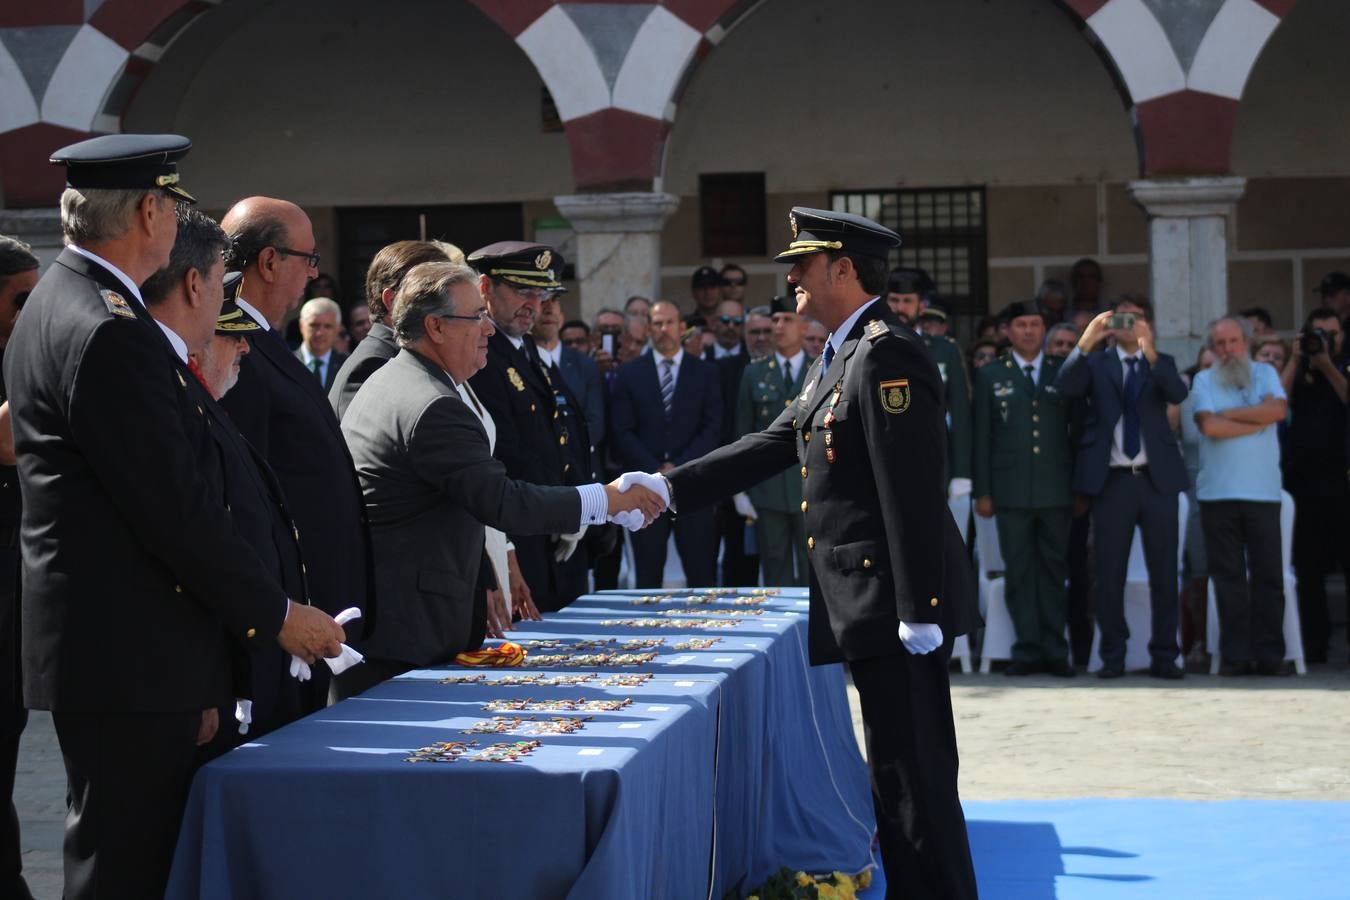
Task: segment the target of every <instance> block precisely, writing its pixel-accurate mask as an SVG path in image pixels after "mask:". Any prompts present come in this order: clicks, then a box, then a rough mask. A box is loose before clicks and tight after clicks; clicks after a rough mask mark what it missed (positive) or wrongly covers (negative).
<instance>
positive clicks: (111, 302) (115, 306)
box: [98, 289, 136, 319]
mask: <svg viewBox="0 0 1350 900" xmlns="http://www.w3.org/2000/svg"><path fill="white" fill-rule="evenodd" d="M98 295H99V296H100V297H102V298H103V302H104V304H105V305H106V306H107V307H108V312H110V313H112V314H113V315H114V316H121V317H122V318H124V319H134V318H136V311H135V310H134V309H132V308H131V304H129V303H127V301H126V298H125V297H123V296H122V295H121V294H119V293H117V291H110V290H107V289H104V290H101V291H99V292H98Z"/></svg>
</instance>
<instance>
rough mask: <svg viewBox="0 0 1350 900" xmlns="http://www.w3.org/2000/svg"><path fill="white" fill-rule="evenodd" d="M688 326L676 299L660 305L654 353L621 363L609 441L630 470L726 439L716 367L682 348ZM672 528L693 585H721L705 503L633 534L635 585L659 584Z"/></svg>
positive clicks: (671, 464) (694, 453) (680, 458)
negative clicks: (667, 541) (724, 437)
mask: <svg viewBox="0 0 1350 900" xmlns="http://www.w3.org/2000/svg"><path fill="white" fill-rule="evenodd" d="M683 330H684V328H683V325H682V323H681V320H680V311H679V309H678V308H677V307H676V306H675V304H673V303H669V302H667V301H665V300H662V301H660V302H658V303H656V304H655V305H653V306H652V309H651V338H652V352H651V353H645V354H643V355H642V356H639V357H638V358H637V359H635V360H633V361H632V362H630V363H627V364H626V365H624V366H623V367H621V368H620V369H619V375H618V378H617V379H616V380H615V383H614V405H613V409H612V413H611V429H612V431H611V440H612V442H613V452H614V455H615V457H616V458H617V459H618V461H619V465H621V466H623V467H624V468H626V469H638V470H640V471H643V472H660V473H663V474H664V473H666V472H669V471H670V470H671V469H673V468H675V467H676V466H678V465H680V464H682V463H686V462H689V461H690V460H693V459H698V458H699V457H700V456H703V455H704V454H705V453H708V452H709V451H711V450H713V449H715V448H716V447H717V446H718V445H719V444H720V443H721V429H722V387H721V380H720V378H719V376H718V372H717V368H716V367H715V366H714V365H713V364H712V363H709V362H705V361H703V360H701V359H697V358H695V357H693V356H690V355H689V354H688V353H685V352H684V350H683V348H682V347H681V343H680V336H681V334H682V332H683ZM766 474H767V473H766ZM672 527H674V529H675V549H676V550H678V551H679V553H680V563H681V565H683V566H684V574H685V577H686V579H687V583H688V586H689V587H707V586H710V585H714V584H716V582H717V530H716V528H714V526H713V511H712V510H711V509H700V510H698V511H692V510H691V511H689V512H687V513H682V514H681V515H680V516H679V518H678V519H676V520H675V523H674V525H673V526H672V525H671V521H670V519H669V518H662V519H658V520H657V521H656V523H655V524H653V525H652V526H651V527H650V528H647V529H645V530H643V531H640V532H638V533H637V534H635V535H633V555H634V556H635V557H636V569H637V573H636V575H637V579H636V584H635V585H634V586H635V587H640V588H647V587H660V586H661V573H662V571H663V570H664V569H665V565H666V540H667V539H668V538H669V536H670V530H671V528H672Z"/></svg>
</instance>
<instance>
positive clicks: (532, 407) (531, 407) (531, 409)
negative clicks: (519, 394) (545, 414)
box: [530, 403, 534, 412]
mask: <svg viewBox="0 0 1350 900" xmlns="http://www.w3.org/2000/svg"><path fill="white" fill-rule="evenodd" d="M530 412H534V404H533V403H531V404H530Z"/></svg>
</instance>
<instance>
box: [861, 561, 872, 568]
mask: <svg viewBox="0 0 1350 900" xmlns="http://www.w3.org/2000/svg"><path fill="white" fill-rule="evenodd" d="M863 568H864V569H870V568H872V561H871V560H870V559H864V560H863Z"/></svg>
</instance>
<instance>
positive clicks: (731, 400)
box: [713, 348, 750, 444]
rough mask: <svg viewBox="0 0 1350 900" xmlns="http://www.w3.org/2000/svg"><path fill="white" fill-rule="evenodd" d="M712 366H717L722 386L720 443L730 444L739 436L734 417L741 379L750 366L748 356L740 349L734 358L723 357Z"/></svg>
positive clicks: (737, 405)
mask: <svg viewBox="0 0 1350 900" xmlns="http://www.w3.org/2000/svg"><path fill="white" fill-rule="evenodd" d="M713 365H715V366H717V375H718V378H719V379H721V385H722V437H721V442H722V443H723V444H730V443H731V442H732V441H734V440H736V438H738V437H740V436H741V435H740V433H739V432H738V431H737V430H736V416H737V413H738V407H739V404H740V400H741V378H742V377H743V376H744V375H745V370H746V368H747V367H749V365H750V354H749V353H748V352H746V350H745V349H744V348H742V349H741V352H740V353H737V354H736V355H735V356H724V357H722V358H721V359H719V360H717V361H716V362H714V363H713Z"/></svg>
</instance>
